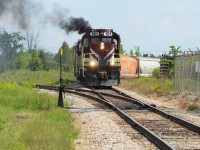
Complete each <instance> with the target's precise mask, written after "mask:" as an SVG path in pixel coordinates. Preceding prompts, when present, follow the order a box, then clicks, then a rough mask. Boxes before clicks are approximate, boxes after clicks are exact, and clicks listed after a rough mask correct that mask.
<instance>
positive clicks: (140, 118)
mask: <svg viewBox="0 0 200 150" xmlns="http://www.w3.org/2000/svg"><path fill="white" fill-rule="evenodd" d="M43 88H46V89H48V88H49V87H43ZM53 90H55V89H53ZM64 92H66V93H73V94H76V95H80V96H84V97H87V98H89V99H92V100H90V101H91V103H93V105H95V106H96V107H99V108H109V109H112V110H113V111H115V112H116V113H117V114H118V115H119V116H120V117H121V118H123V119H124V120H125V121H126V122H127V123H129V124H130V125H131V126H132V127H133V128H134V129H136V130H138V131H139V132H140V133H141V134H143V135H144V136H145V137H147V138H148V139H149V140H150V141H151V142H152V143H154V144H155V145H156V146H157V147H158V148H161V149H200V146H199V145H200V127H199V126H196V125H194V124H192V123H190V122H188V121H185V120H183V119H181V118H178V117H176V116H173V115H170V114H168V113H166V112H164V111H162V110H159V109H157V108H156V107H155V106H151V105H149V104H145V103H142V102H140V101H139V100H137V99H134V98H132V97H130V96H128V95H126V94H125V93H123V92H121V91H118V90H116V89H113V88H112V89H106V90H105V89H87V88H73V87H72V88H64ZM94 100H95V102H94ZM100 104H101V105H100Z"/></svg>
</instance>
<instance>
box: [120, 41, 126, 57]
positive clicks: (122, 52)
mask: <svg viewBox="0 0 200 150" xmlns="http://www.w3.org/2000/svg"><path fill="white" fill-rule="evenodd" d="M125 53H126V50H125V49H124V47H123V44H120V54H122V55H123V54H125Z"/></svg>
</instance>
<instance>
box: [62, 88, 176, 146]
mask: <svg viewBox="0 0 200 150" xmlns="http://www.w3.org/2000/svg"><path fill="white" fill-rule="evenodd" d="M64 91H65V92H66V93H72V94H76V95H80V96H84V97H88V98H90V99H93V100H96V101H98V102H100V103H101V104H103V105H106V106H107V107H108V108H110V109H112V110H113V111H114V112H115V113H117V114H118V115H119V116H120V117H121V118H123V119H124V120H125V121H126V122H127V123H128V124H130V125H131V126H132V127H133V128H134V129H136V130H137V131H139V132H140V133H141V134H142V135H144V136H145V137H146V138H147V139H148V140H150V141H151V142H152V143H154V144H155V145H156V146H157V147H158V148H161V149H165V150H174V149H175V148H174V147H172V146H171V145H169V144H168V143H167V142H166V141H165V140H163V139H161V138H160V137H158V136H157V135H155V134H154V133H153V132H151V131H150V130H148V129H147V128H146V127H144V126H143V125H141V124H140V123H139V122H137V121H136V120H134V119H132V118H131V117H130V116H128V115H127V114H125V113H124V112H123V111H122V110H121V109H119V108H118V107H116V106H114V105H113V104H112V103H110V102H109V101H108V100H106V99H105V98H104V97H103V96H102V95H101V94H100V93H99V96H100V95H101V98H98V97H94V96H91V95H88V94H85V93H81V92H80V90H79V91H77V89H73V90H72V89H64ZM81 91H83V92H88V90H87V91H85V90H81Z"/></svg>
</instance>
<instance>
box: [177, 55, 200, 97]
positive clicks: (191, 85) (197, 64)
mask: <svg viewBox="0 0 200 150" xmlns="http://www.w3.org/2000/svg"><path fill="white" fill-rule="evenodd" d="M199 80H200V54H184V55H182V56H177V57H176V58H175V80H174V89H175V91H177V92H186V93H191V94H195V95H200V81H199Z"/></svg>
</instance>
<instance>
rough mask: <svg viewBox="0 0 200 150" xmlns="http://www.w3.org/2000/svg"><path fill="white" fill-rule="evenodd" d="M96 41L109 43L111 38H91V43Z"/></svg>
mask: <svg viewBox="0 0 200 150" xmlns="http://www.w3.org/2000/svg"><path fill="white" fill-rule="evenodd" d="M98 42H105V43H111V38H96V37H95V38H91V44H95V43H98Z"/></svg>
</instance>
